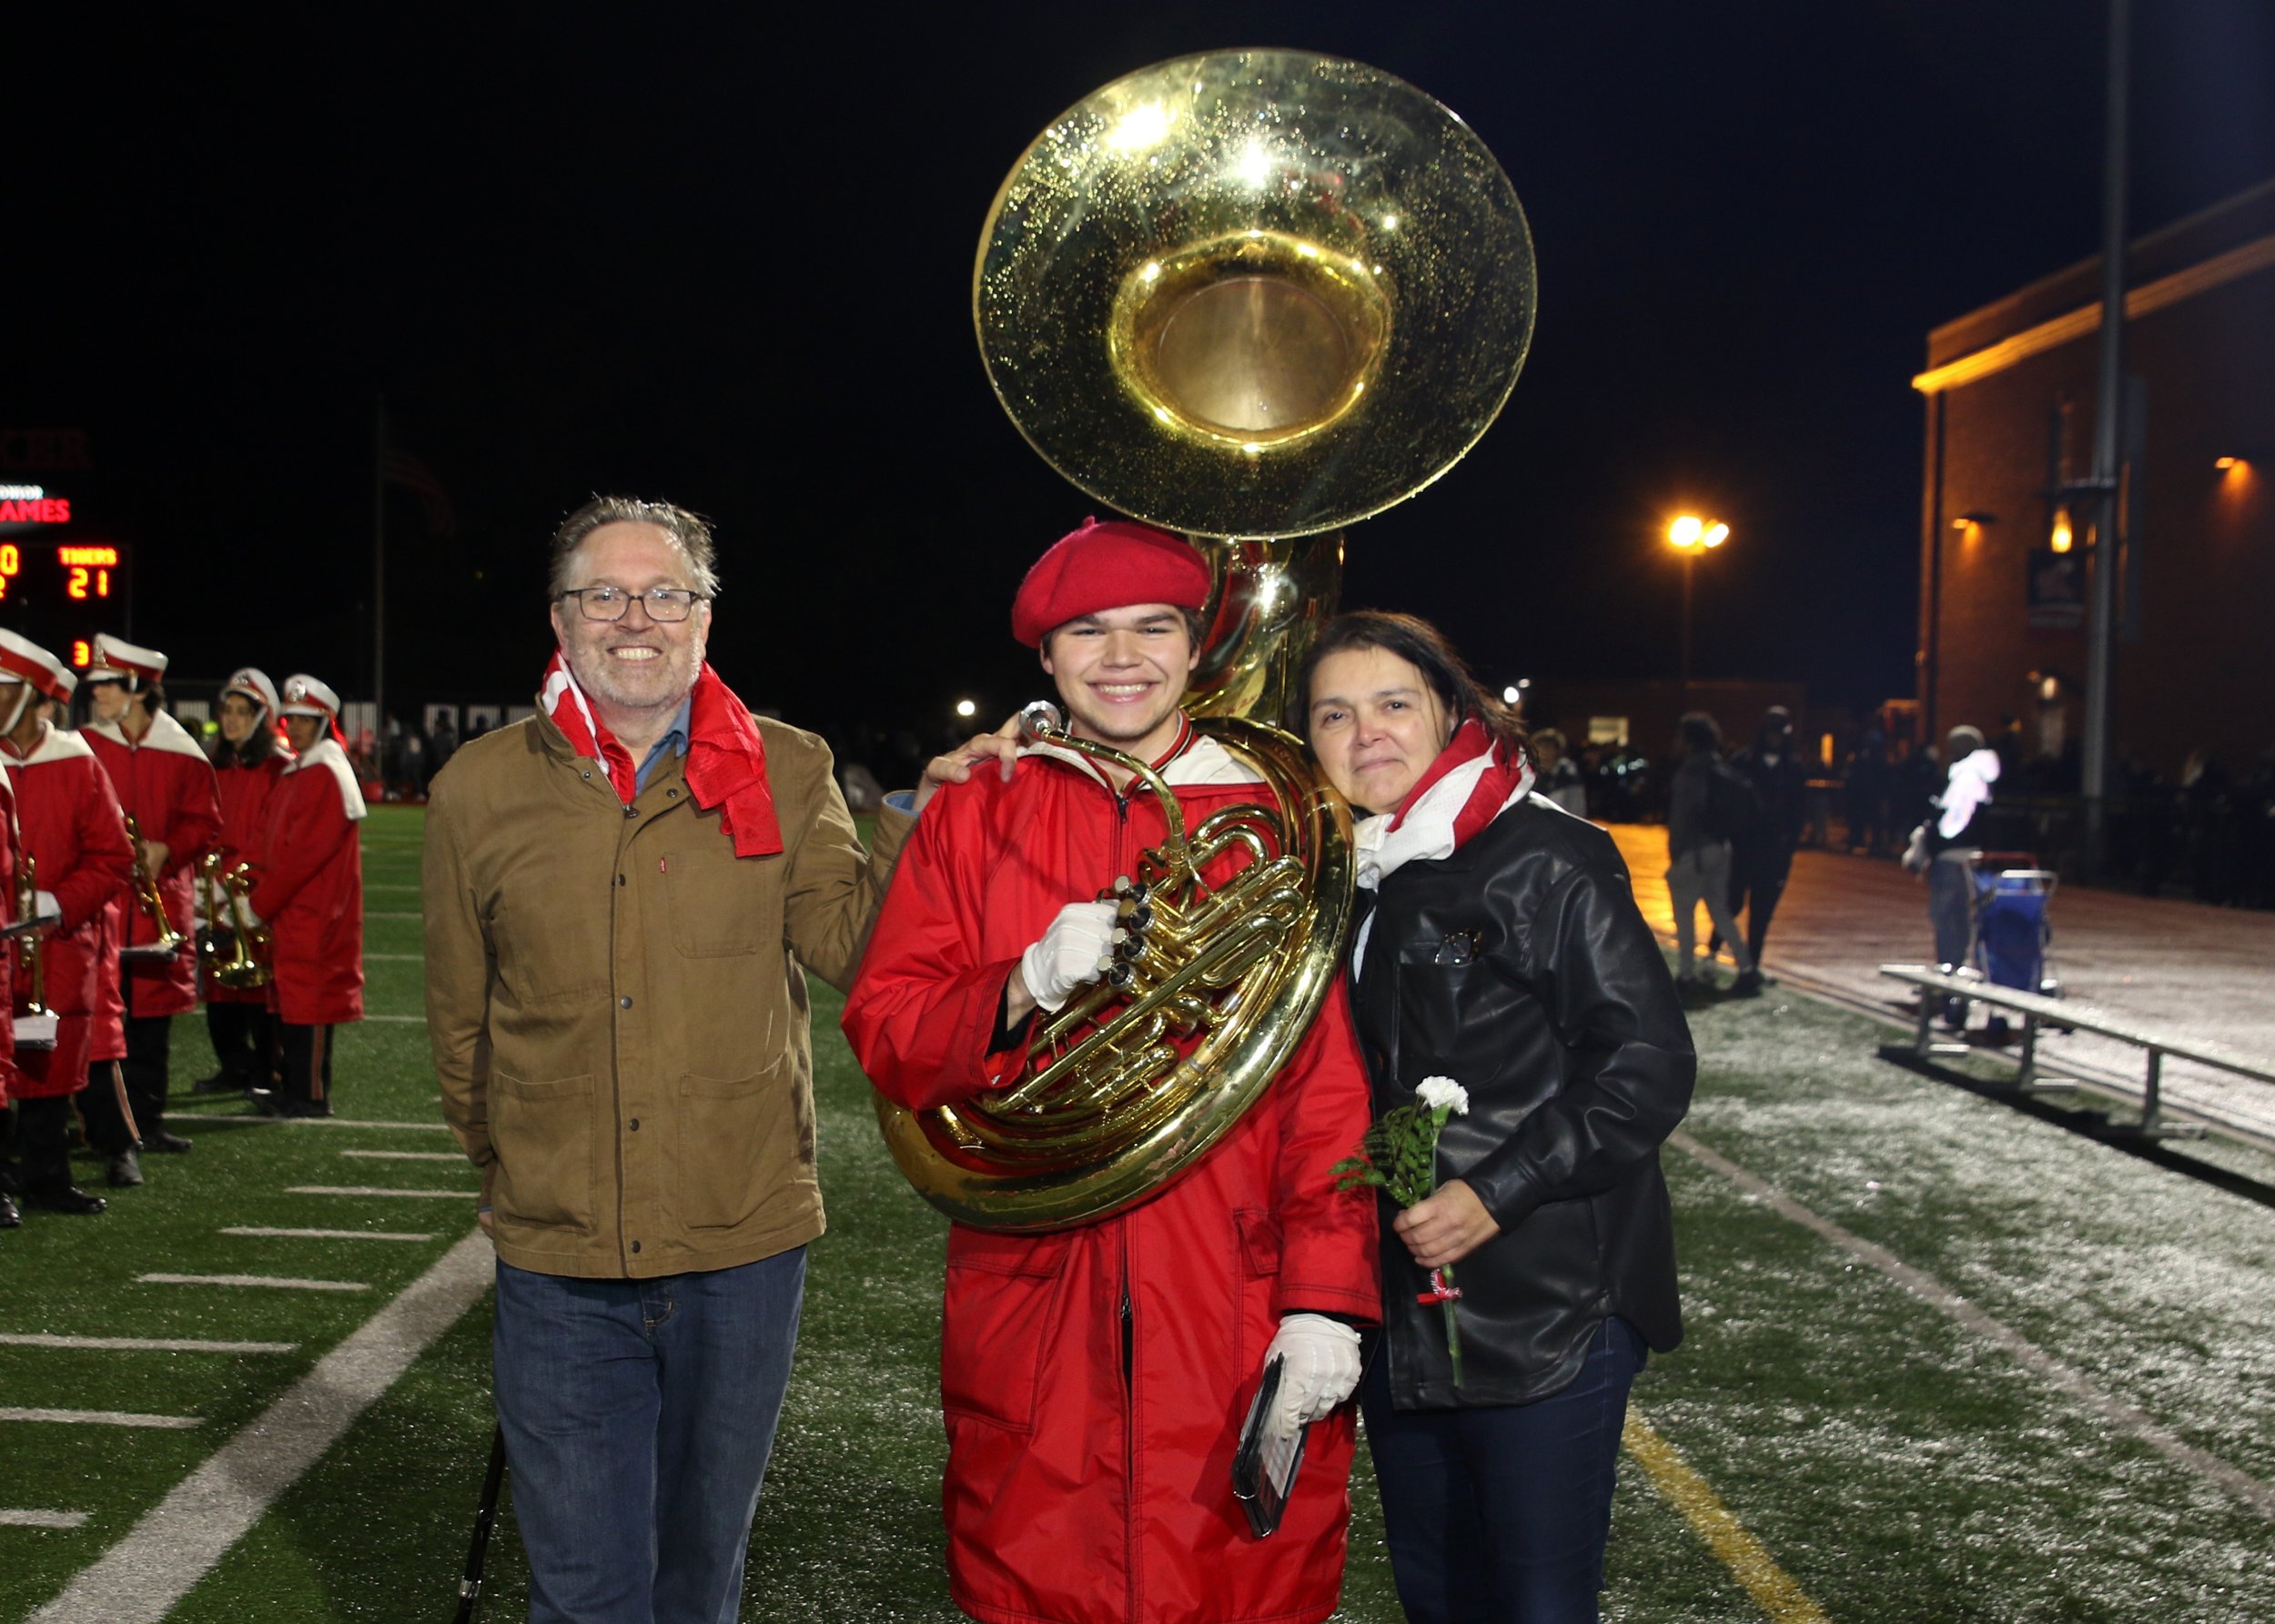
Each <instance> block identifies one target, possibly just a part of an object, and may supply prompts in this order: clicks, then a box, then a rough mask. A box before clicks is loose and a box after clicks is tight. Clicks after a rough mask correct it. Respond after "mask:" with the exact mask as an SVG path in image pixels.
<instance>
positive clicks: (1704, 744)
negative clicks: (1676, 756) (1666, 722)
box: [1674, 711, 1722, 753]
mask: <svg viewBox="0 0 2275 1624" xmlns="http://www.w3.org/2000/svg"><path fill="white" fill-rule="evenodd" d="M1674 732H1675V737H1677V738H1679V739H1681V740H1682V741H1683V742H1684V744H1685V745H1687V746H1689V747H1690V748H1691V749H1692V750H1694V751H1704V752H1707V753H1718V752H1719V751H1721V749H1722V724H1721V723H1720V722H1718V721H1715V720H1714V718H1713V717H1711V716H1709V715H1707V714H1706V712H1705V711H1686V712H1685V713H1684V717H1683V720H1682V721H1678V722H1676V723H1675V724H1674Z"/></svg>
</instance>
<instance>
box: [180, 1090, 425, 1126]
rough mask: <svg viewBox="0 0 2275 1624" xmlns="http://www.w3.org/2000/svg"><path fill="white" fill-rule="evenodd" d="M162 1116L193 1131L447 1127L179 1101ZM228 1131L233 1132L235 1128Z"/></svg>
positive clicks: (423, 1123)
mask: <svg viewBox="0 0 2275 1624" xmlns="http://www.w3.org/2000/svg"><path fill="white" fill-rule="evenodd" d="M441 1097H442V1096H441V1095H440V1094H437V1095H435V1098H436V1099H438V1100H440V1098H441ZM166 1120H167V1125H169V1126H178V1125H181V1124H184V1123H188V1124H192V1125H195V1126H193V1128H192V1131H193V1132H196V1133H203V1132H205V1128H204V1125H205V1124H207V1123H212V1122H228V1123H241V1124H243V1125H246V1126H247V1127H262V1128H273V1127H295V1128H400V1129H402V1130H403V1131H404V1132H405V1133H416V1134H447V1133H449V1132H450V1124H449V1123H447V1122H382V1121H379V1119H378V1118H376V1117H369V1116H223V1115H218V1114H217V1113H213V1112H188V1111H184V1110H183V1109H182V1108H181V1107H180V1106H179V1105H169V1106H168V1107H167V1112H166ZM228 1131H229V1132H230V1133H235V1132H237V1129H235V1128H231V1129H229V1130H228Z"/></svg>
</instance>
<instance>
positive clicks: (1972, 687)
mask: <svg viewBox="0 0 2275 1624" xmlns="http://www.w3.org/2000/svg"><path fill="white" fill-rule="evenodd" d="M2100 275H2101V273H2100V262H2099V259H2098V257H2095V258H2093V259H2088V260H2086V261H2084V262H2082V263H2080V264H2078V265H2074V266H2072V267H2069V268H2068V269H2067V270H2063V271H2060V272H2058V273H2056V274H2055V275H2053V276H2051V277H2046V278H2045V279H2044V280H2042V281H2038V282H2035V283H2033V284H2031V285H2030V286H2028V287H2024V288H2022V289H2020V290H2018V291H2017V292H2015V293H2013V294H2010V295H2008V296H2007V298H2002V299H1999V300H1997V301H1996V302H1994V303H1992V304H1988V305H1986V306H1984V307H1983V308H1981V309H1979V310H1976V311H1973V312H1971V313H1969V314H1968V315H1966V316H1963V317H1961V318H1958V319H1957V320H1956V321H1952V322H1948V323H1946V324H1945V325H1944V326H1942V327H1939V328H1936V330H1935V331H1934V332H1933V333H1931V334H1929V335H1928V339H1927V370H1926V371H1925V372H1923V373H1922V374H1921V375H1920V376H1919V377H1918V378H1915V379H1913V386H1914V387H1915V388H1917V389H1919V390H1920V391H1921V393H1922V394H1923V395H1925V396H1926V404H1927V451H1926V489H1925V494H1924V498H1923V500H1922V502H1921V514H1920V524H1921V535H1920V641H1919V655H1918V658H1919V697H1920V701H1921V705H1922V709H1923V711H1924V712H1925V721H1926V728H1927V730H1928V734H1929V737H1931V738H1934V737H1938V736H1940V734H1941V733H1942V731H1944V730H1945V729H1946V728H1948V727H1951V726H1953V725H1955V724H1957V723H1959V722H1963V721H1966V722H1973V723H1975V724H1976V725H1977V726H1979V727H1981V728H1983V729H1984V731H1986V732H1990V731H1993V730H1994V729H1996V728H1997V727H1999V726H2000V725H2001V724H2002V723H2003V722H2006V721H2008V720H2009V719H2011V721H2012V722H2013V723H2014V724H2015V725H2017V726H2018V728H2019V730H2020V733H2021V739H2020V746H2021V751H2022V754H2023V757H2024V759H2025V760H2026V761H2027V760H2031V759H2034V758H2040V757H2048V758H2052V759H2054V760H2057V761H2059V760H2061V759H2062V758H2063V757H2064V756H2065V755H2069V756H2072V757H2074V755H2075V752H2076V751H2077V750H2078V742H2079V739H2080V735H2081V733H2082V730H2083V727H2084V721H2085V698H2084V683H2085V677H2086V636H2087V633H2086V604H2087V601H2088V554H2089V550H2090V543H2091V536H2090V530H2091V525H2092V522H2093V519H2094V512H2095V509H2094V504H2093V501H2092V499H2091V498H2090V497H2089V496H2088V495H2087V494H2085V493H2084V492H2082V491H2075V490H2070V489H2066V488H2067V487H2070V486H2073V485H2082V484H2084V483H2085V482H2086V481H2088V479H2090V478H2091V475H2092V465H2093V435H2094V409H2095V394H2096V369H2097V366H2098V343H2099V328H2100V315H2101V312H2100V303H2099V290H2100ZM2127 286H2128V295H2127V299H2126V305H2127V323H2126V332H2125V371H2126V373H2127V375H2128V382H2127V401H2126V414H2125V416H2126V420H2125V422H2124V424H2123V426H2122V430H2121V432H2120V436H2119V442H2118V443H2119V446H2120V448H2121V455H2122V457H2123V459H2124V469H2123V473H2122V477H2121V490H2120V497H2119V509H2120V518H2119V520H2118V538H2117V547H2116V550H2115V551H2116V557H2117V563H2116V568H2117V571H2118V620H2117V630H2118V641H2117V651H2116V660H2115V666H2114V679H2113V687H2112V696H2113V699H2112V704H2113V721H2112V727H2113V738H2112V745H2113V753H2112V756H2111V762H2112V765H2113V767H2116V766H2121V765H2122V764H2123V763H2125V762H2127V761H2128V759H2134V760H2138V761H2139V762H2141V763H2142V764H2145V765H2146V766H2148V767H2149V768H2152V769H2154V770H2155V771H2157V772H2159V773H2161V774H2163V775H2165V776H2167V777H2171V776H2172V775H2174V774H2176V773H2177V772H2179V769H2180V767H2181V765H2182V763H2183V762H2184V761H2185V759H2186V758H2187V756H2188V754H2189V751H2191V750H2193V749H2198V748H2204V749H2209V750H2211V751H2216V752H2218V753H2219V756H2220V757H2221V759H2222V760H2223V761H2224V762H2226V764H2227V766H2228V767H2229V769H2230V772H2238V773H2243V772H2249V771H2250V763H2251V762H2252V761H2253V759H2254V758H2255V757H2256V756H2257V755H2258V753H2259V752H2260V751H2261V750H2263V749H2265V748H2267V747H2268V746H2270V744H2275V499H2270V484H2271V483H2275V180H2270V181H2269V182H2267V183H2265V184H2263V185H2261V186H2259V187H2253V188H2252V189H2251V190H2250V191H2247V192H2244V193H2241V194H2240V195H2238V196H2236V197H2230V198H2229V199H2228V200H2227V201H2225V202H2223V203H2220V204H2219V205H2217V206H2215V207H2212V208H2209V209H2207V210H2205V211H2204V212H2203V213H2201V214H2199V215H2196V216H2193V217H2189V218H2188V219H2185V220H2182V221H2179V223H2178V224H2176V225H2172V226H2169V227H2165V228H2164V229H2162V230H2160V231H2157V232H2154V233H2151V234H2150V235H2149V236H2146V237H2139V238H2138V239H2136V240H2135V241H2134V243H2133V245H2132V248H2131V255H2130V265H2129V267H2128V278H2127ZM2112 787H2113V788H2114V787H2115V786H2114V784H2113V786H2112Z"/></svg>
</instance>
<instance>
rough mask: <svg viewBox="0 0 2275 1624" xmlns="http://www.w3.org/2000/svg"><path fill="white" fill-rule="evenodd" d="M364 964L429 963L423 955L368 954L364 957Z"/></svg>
mask: <svg viewBox="0 0 2275 1624" xmlns="http://www.w3.org/2000/svg"><path fill="white" fill-rule="evenodd" d="M363 962H364V963H367V964H423V963H426V962H427V955H426V954H425V953H365V954H364V955H363Z"/></svg>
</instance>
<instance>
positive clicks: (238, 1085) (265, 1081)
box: [197, 665, 292, 1094]
mask: <svg viewBox="0 0 2275 1624" xmlns="http://www.w3.org/2000/svg"><path fill="white" fill-rule="evenodd" d="M283 704H284V701H282V700H281V699H279V698H278V694H277V685H276V684H275V683H274V682H272V681H269V680H268V673H267V672H266V671H257V670H255V669H254V668H253V667H251V666H249V665H248V666H247V667H245V668H244V669H243V670H241V671H238V673H237V674H236V675H235V676H232V677H231V678H230V679H229V681H228V686H227V687H226V688H224V689H222V691H221V704H220V711H221V737H220V739H219V740H218V741H217V743H216V744H215V746H214V756H213V761H214V767H215V769H216V772H215V778H216V781H217V789H218V791H219V793H220V799H221V834H220V837H219V838H218V839H217V841H215V842H214V847H213V849H214V850H215V851H216V852H219V853H220V856H221V862H220V864H219V869H218V872H219V873H223V874H226V873H228V872H229V871H230V870H231V869H234V868H235V867H237V865H238V863H240V862H252V861H254V860H255V859H257V858H258V857H259V855H260V839H261V831H262V829H263V828H264V827H265V826H266V825H267V823H268V802H269V799H270V797H272V796H273V795H275V794H276V792H277V785H278V782H279V781H280V780H281V779H282V777H283V774H284V771H285V769H286V768H287V767H288V766H290V765H291V764H292V751H289V750H288V749H287V748H286V747H285V742H284V738H283V735H282V734H280V733H279V732H278V731H277V727H278V717H277V712H278V711H279V710H281V709H282V708H283ZM217 911H218V913H219V916H220V918H221V920H222V922H223V923H225V924H226V923H229V910H228V901H227V897H226V896H224V897H222V898H221V899H220V900H219V904H218V910H217ZM202 981H203V983H204V984H203V986H202V988H201V989H200V990H201V992H202V993H203V994H204V997H205V1001H206V1031H207V1034H208V1035H210V1036H211V1038H212V1039H213V1053H214V1057H215V1058H216V1059H217V1060H218V1061H219V1062H220V1063H221V1069H220V1070H219V1071H218V1072H217V1073H216V1074H214V1075H212V1076H210V1077H203V1078H200V1079H199V1080H198V1082H197V1092H198V1093H199V1094H242V1093H244V1092H245V1091H246V1090H248V1089H251V1088H268V1087H272V1086H274V1085H275V1082H276V1075H277V1022H276V1017H275V1015H274V1014H272V1013H271V1011H270V1009H269V989H268V988H267V987H225V986H223V985H221V984H220V983H218V982H217V981H215V980H214V979H213V978H212V977H211V976H210V975H208V976H205V977H203V978H202Z"/></svg>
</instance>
